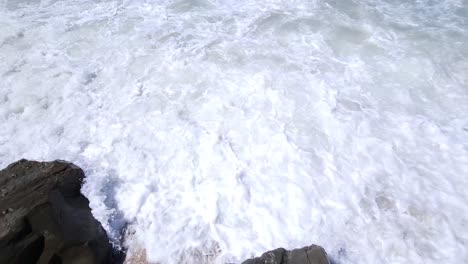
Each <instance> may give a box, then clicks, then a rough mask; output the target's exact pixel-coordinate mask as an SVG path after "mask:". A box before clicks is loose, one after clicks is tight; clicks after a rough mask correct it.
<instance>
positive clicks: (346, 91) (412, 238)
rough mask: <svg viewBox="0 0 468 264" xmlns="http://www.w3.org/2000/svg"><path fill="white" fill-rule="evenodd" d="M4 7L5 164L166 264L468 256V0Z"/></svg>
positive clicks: (0, 113)
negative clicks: (30, 172)
mask: <svg viewBox="0 0 468 264" xmlns="http://www.w3.org/2000/svg"><path fill="white" fill-rule="evenodd" d="M408 2H409V1H376V0H372V1H371V0H363V1H305V0H304V1H300V0H293V1H272V0H270V1H245V0H241V1H227V0H225V1H223V0H220V1H208V0H196V1H188V0H182V1H84V0H83V1H72V0H68V1H9V0H8V1H6V0H0V76H1V77H0V78H1V82H0V165H1V167H4V166H6V165H7V164H9V163H11V162H13V161H15V160H17V159H19V158H22V157H24V158H29V159H40V160H51V159H65V160H70V161H72V162H74V163H76V164H77V165H79V166H81V167H82V168H84V169H85V171H86V173H87V175H88V176H87V181H86V183H85V185H84V187H83V191H84V192H85V194H86V195H87V196H88V197H89V199H90V201H91V207H92V208H93V213H94V215H95V216H96V217H97V218H98V219H99V220H100V221H101V222H102V223H103V224H104V225H105V227H106V229H107V231H108V232H109V233H110V234H111V235H112V237H113V239H115V240H116V241H117V240H118V239H119V232H120V230H121V228H122V227H123V226H124V224H125V223H128V224H129V228H130V229H131V230H133V232H134V234H133V235H132V239H129V240H128V244H129V246H130V248H137V247H143V248H145V249H146V252H147V254H148V259H149V260H150V261H152V262H156V261H159V262H161V263H178V262H187V263H193V262H200V261H203V262H213V263H225V262H238V261H239V260H242V259H244V258H246V257H250V256H251V255H253V254H259V253H261V252H263V251H266V250H269V249H273V248H276V247H286V248H293V247H300V246H305V245H308V244H312V243H316V244H320V245H322V246H324V247H325V249H326V250H327V251H328V252H329V254H330V256H331V258H332V259H334V260H335V261H336V262H337V263H463V262H467V261H468V246H467V245H468V193H467V192H466V189H467V187H468V2H467V1H456V0H445V1H415V2H413V3H408Z"/></svg>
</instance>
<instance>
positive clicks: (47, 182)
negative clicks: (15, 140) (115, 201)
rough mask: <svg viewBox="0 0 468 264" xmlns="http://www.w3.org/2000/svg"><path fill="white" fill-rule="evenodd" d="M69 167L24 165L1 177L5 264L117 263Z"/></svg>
mask: <svg viewBox="0 0 468 264" xmlns="http://www.w3.org/2000/svg"><path fill="white" fill-rule="evenodd" d="M83 178H84V173H83V171H82V170H81V169H80V168H78V167H77V166H75V165H73V164H71V163H67V162H63V161H54V162H35V161H27V160H20V161H18V162H15V163H13V164H11V165H10V166H8V167H7V168H5V169H4V170H2V171H0V263H9V264H15V263H21V264H24V263H40V264H42V263H51V264H52V263H54V264H55V263H76V264H78V263H83V264H84V263H86V264H93V263H96V264H98V263H99V264H101V263H115V262H116V261H115V259H113V254H112V246H111V244H110V243H109V240H108V238H107V234H106V232H105V230H104V229H103V228H102V226H101V224H100V223H99V222H98V221H97V220H96V219H94V217H93V215H92V214H91V209H90V208H89V201H88V199H87V198H86V197H84V196H83V195H82V194H81V193H80V188H81V184H82V181H83Z"/></svg>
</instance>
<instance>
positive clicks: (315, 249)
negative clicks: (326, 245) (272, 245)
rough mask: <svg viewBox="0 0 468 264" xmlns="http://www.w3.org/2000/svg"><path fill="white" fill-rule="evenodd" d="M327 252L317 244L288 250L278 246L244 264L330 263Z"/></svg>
mask: <svg viewBox="0 0 468 264" xmlns="http://www.w3.org/2000/svg"><path fill="white" fill-rule="evenodd" d="M329 263H330V261H329V260H328V257H327V253H326V252H325V250H324V249H323V248H322V247H320V246H317V245H311V246H308V247H303V248H298V249H293V250H286V249H284V248H277V249H275V250H271V251H268V252H265V253H263V254H262V255H261V256H260V257H256V258H252V259H248V260H246V261H244V262H242V264H329Z"/></svg>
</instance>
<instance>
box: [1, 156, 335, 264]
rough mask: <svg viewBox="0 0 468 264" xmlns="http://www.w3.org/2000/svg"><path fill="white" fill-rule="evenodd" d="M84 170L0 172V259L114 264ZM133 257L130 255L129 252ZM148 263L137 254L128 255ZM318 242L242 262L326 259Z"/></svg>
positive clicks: (291, 263) (39, 167)
mask: <svg viewBox="0 0 468 264" xmlns="http://www.w3.org/2000/svg"><path fill="white" fill-rule="evenodd" d="M84 177H85V175H84V173H83V171H82V170H81V169H80V168H79V167H77V166H76V165H74V164H72V163H69V162H66V161H59V160H57V161H52V162H37V161H28V160H24V159H22V160H19V161H17V162H15V163H12V164H10V165H9V166H8V167H6V168H5V169H3V170H1V171H0V263H9V264H27V263H39V264H47V263H48V264H59V263H60V264H61V263H63V264H111V263H112V264H114V263H115V264H117V263H123V262H124V259H125V253H124V252H122V251H119V250H115V249H114V248H113V247H112V245H111V243H110V242H109V239H108V237H107V234H106V231H105V230H104V228H103V227H102V226H101V224H100V223H99V221H97V220H96V219H95V218H94V217H93V215H92V213H91V209H90V207H89V200H88V199H87V198H86V197H85V196H83V195H82V194H81V192H80V189H81V185H82V182H83V179H84ZM130 257H131V256H130ZM132 260H133V261H134V262H135V263H147V262H146V260H145V258H144V256H143V257H142V258H141V259H140V258H137V259H130V260H129V259H127V261H131V262H133V261H132ZM329 263H330V262H329V259H328V257H327V253H326V252H325V250H324V249H323V248H322V247H320V246H316V245H311V246H307V247H304V248H300V249H293V250H286V249H284V248H278V249H275V250H272V251H268V252H265V253H264V254H262V255H261V256H260V257H256V258H251V259H248V260H245V261H243V262H242V264H329Z"/></svg>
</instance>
